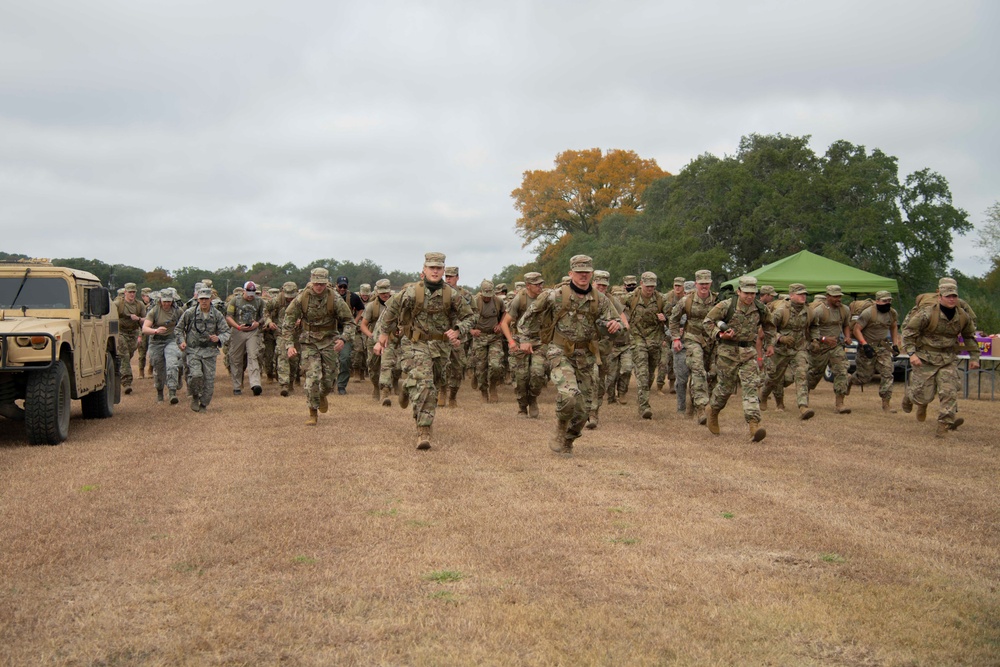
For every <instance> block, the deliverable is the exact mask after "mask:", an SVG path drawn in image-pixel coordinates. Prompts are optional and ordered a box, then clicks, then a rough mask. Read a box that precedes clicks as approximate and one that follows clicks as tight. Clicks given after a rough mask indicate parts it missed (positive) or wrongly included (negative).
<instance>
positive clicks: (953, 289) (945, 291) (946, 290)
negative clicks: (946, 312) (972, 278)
mask: <svg viewBox="0 0 1000 667" xmlns="http://www.w3.org/2000/svg"><path fill="white" fill-rule="evenodd" d="M938 292H939V293H940V294H941V296H951V295H955V296H957V295H958V284H957V283H956V282H954V281H952V282H950V283H944V284H943V285H940V286H939V287H938Z"/></svg>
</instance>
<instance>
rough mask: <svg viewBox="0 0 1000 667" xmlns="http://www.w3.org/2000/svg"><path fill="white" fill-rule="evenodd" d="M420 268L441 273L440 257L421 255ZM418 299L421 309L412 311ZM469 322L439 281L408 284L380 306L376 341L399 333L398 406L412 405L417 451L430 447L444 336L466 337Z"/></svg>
mask: <svg viewBox="0 0 1000 667" xmlns="http://www.w3.org/2000/svg"><path fill="white" fill-rule="evenodd" d="M424 266H425V267H430V268H444V255H443V254H441V253H427V255H425V261H424ZM421 293H422V294H423V297H422V300H423V305H422V306H420V307H418V305H417V303H418V300H419V297H420V294H421ZM397 297H398V298H397ZM446 302H450V303H447V305H446ZM472 320H473V314H472V309H471V308H469V304H468V303H466V302H465V300H464V299H463V298H462V297H461V295H460V294H458V293H457V292H455V290H454V289H453V288H452V287H451V286H450V285H448V284H447V283H445V282H444V281H443V280H442V281H441V282H440V283H438V284H432V283H428V282H427V281H426V280H423V281H421V282H419V283H410V284H409V285H406V286H405V287H403V289H402V290H400V292H399V294H398V295H397V296H396V297H393V298H392V299H390V300H389V302H388V303H387V304H386V312H385V314H383V315H382V321H381V323H380V326H381V327H382V335H386V334H387V333H388V332H391V331H394V330H396V329H397V328H398V329H399V330H400V331H401V333H402V336H403V339H402V358H401V360H400V361H401V367H402V370H403V371H404V372H405V373H406V375H407V377H406V382H405V383H404V385H403V387H402V389H401V394H400V404H401V405H402V406H403V407H405V406H407V405H408V404H410V403H412V404H413V418H414V420H415V421H416V424H417V428H418V431H420V432H421V433H423V434H425V435H426V438H427V440H426V446H422V445H423V441H420V442H418V447H420V448H421V449H425V448H426V447H429V446H430V440H429V438H430V434H429V429H430V427H431V426H432V425H433V423H434V415H435V412H436V411H437V398H438V392H439V391H440V390H441V389H443V388H444V386H445V369H446V367H447V364H448V360H449V358H450V357H451V353H452V349H453V346H452V344H451V341H450V339H449V338H448V337H447V335H446V334H445V332H446V331H447V330H449V329H454V330H456V331H457V332H458V334H459V335H460V336H461V335H464V334H467V333H468V332H469V329H471V328H472ZM419 438H420V436H418V439H419Z"/></svg>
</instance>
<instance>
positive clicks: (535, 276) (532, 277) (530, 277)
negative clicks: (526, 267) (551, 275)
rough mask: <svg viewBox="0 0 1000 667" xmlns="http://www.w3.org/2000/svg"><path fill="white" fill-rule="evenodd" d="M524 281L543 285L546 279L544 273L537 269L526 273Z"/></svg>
mask: <svg viewBox="0 0 1000 667" xmlns="http://www.w3.org/2000/svg"><path fill="white" fill-rule="evenodd" d="M524 282H526V283H528V284H529V285H541V284H542V283H544V282H545V281H544V280H543V279H542V274H540V273H538V272H537V271H529V272H528V273H525V274H524Z"/></svg>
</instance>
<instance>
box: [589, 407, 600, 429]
mask: <svg viewBox="0 0 1000 667" xmlns="http://www.w3.org/2000/svg"><path fill="white" fill-rule="evenodd" d="M597 421H598V420H597V410H591V411H590V417H589V418H588V419H587V428H589V429H590V430H591V431H593V430H594V429H595V428H597Z"/></svg>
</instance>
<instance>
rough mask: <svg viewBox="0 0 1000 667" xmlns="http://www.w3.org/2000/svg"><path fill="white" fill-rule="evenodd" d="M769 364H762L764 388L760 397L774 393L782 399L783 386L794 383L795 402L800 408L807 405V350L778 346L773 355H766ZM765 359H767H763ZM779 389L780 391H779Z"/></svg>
mask: <svg viewBox="0 0 1000 667" xmlns="http://www.w3.org/2000/svg"><path fill="white" fill-rule="evenodd" d="M768 359H770V360H771V363H770V364H766V363H765V365H764V370H765V375H764V388H763V389H762V390H761V397H762V398H766V397H767V396H770V395H771V394H774V397H775V398H778V397H781V399H782V400H784V395H785V393H784V388H785V387H790V386H791V385H792V383H793V382H794V383H795V404H796V405H797V406H798V407H800V408H807V407H809V380H808V376H809V352H807V351H806V350H805V349H802V350H789V349H787V348H779V351H776V352H775V353H774V356H772V357H768ZM765 361H767V359H765ZM779 389H780V393H779Z"/></svg>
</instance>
